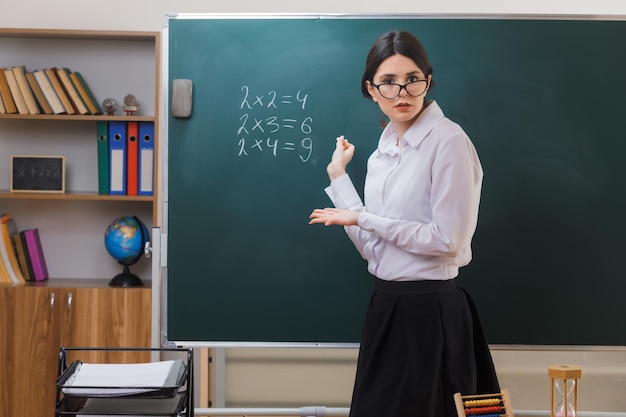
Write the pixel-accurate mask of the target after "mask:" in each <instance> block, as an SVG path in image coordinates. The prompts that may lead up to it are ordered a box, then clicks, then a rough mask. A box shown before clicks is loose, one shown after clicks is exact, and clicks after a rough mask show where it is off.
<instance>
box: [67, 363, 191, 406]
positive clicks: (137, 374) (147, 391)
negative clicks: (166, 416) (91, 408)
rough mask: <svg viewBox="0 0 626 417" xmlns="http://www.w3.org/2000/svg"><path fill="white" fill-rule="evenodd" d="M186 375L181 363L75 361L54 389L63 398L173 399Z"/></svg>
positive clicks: (185, 368)
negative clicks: (60, 392)
mask: <svg viewBox="0 0 626 417" xmlns="http://www.w3.org/2000/svg"><path fill="white" fill-rule="evenodd" d="M187 372H188V369H187V366H186V365H185V364H184V363H183V361H180V360H176V361H165V362H151V363H145V364H84V363H83V362H81V361H74V362H73V363H72V364H71V365H70V366H69V367H68V368H67V369H66V370H65V372H63V374H61V376H60V377H59V378H58V379H57V387H58V388H60V389H61V391H62V392H63V395H64V396H66V397H68V396H73V397H89V398H106V397H143V398H172V397H174V396H175V395H176V394H177V393H178V391H179V389H180V388H181V387H182V386H183V385H184V383H185V381H186V379H187Z"/></svg>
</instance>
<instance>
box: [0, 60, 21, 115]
mask: <svg viewBox="0 0 626 417" xmlns="http://www.w3.org/2000/svg"><path fill="white" fill-rule="evenodd" d="M0 96H1V97H2V102H3V103H4V107H5V108H6V110H7V113H8V114H14V113H17V107H16V106H15V101H14V100H13V95H12V94H11V89H10V88H9V83H8V81H7V77H6V75H5V74H4V68H2V67H0Z"/></svg>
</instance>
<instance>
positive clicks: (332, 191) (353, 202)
mask: <svg viewBox="0 0 626 417" xmlns="http://www.w3.org/2000/svg"><path fill="white" fill-rule="evenodd" d="M324 191H326V194H327V195H328V197H329V198H330V200H331V201H332V202H333V204H334V205H335V207H336V208H338V209H345V210H354V211H360V212H361V214H363V212H364V210H365V207H364V206H363V202H362V201H361V197H360V196H359V193H358V192H357V190H356V188H355V187H354V184H353V183H352V180H351V179H350V176H349V175H348V174H344V175H342V176H340V177H338V178H336V179H335V180H333V181H332V182H331V183H330V186H328V187H326V189H325V190H324ZM361 214H359V216H361ZM344 230H345V231H346V234H347V235H348V237H349V238H350V240H351V241H352V243H353V244H354V246H355V247H356V249H357V251H359V254H360V255H361V257H363V258H364V259H367V258H366V256H365V253H364V251H363V248H364V247H365V245H366V244H367V242H368V241H370V240H372V239H375V238H377V236H376V235H375V234H373V233H371V232H369V231H366V230H364V229H362V228H361V227H360V226H346V227H344Z"/></svg>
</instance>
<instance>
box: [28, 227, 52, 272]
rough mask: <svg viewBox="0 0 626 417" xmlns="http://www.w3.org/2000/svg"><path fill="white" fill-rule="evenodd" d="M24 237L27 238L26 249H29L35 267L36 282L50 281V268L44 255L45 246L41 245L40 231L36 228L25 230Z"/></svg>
mask: <svg viewBox="0 0 626 417" xmlns="http://www.w3.org/2000/svg"><path fill="white" fill-rule="evenodd" d="M24 237H25V238H26V247H27V248H28V255H29V256H30V262H31V265H32V266H33V277H34V278H35V281H43V280H46V279H48V267H47V265H46V258H45V256H44V253H43V246H42V245H41V237H40V236H39V229H38V228H34V229H26V230H24Z"/></svg>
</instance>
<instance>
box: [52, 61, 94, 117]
mask: <svg viewBox="0 0 626 417" xmlns="http://www.w3.org/2000/svg"><path fill="white" fill-rule="evenodd" d="M56 71H57V75H58V76H59V80H60V81H61V85H63V88H64V89H65V92H66V93H67V96H68V97H69V98H70V101H71V102H72V105H73V106H74V108H75V109H76V112H77V113H78V114H89V109H88V108H87V106H85V103H83V100H82V99H81V98H80V94H78V91H77V90H76V87H74V83H73V82H72V80H71V79H70V70H69V69H67V68H57V70H56Z"/></svg>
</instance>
